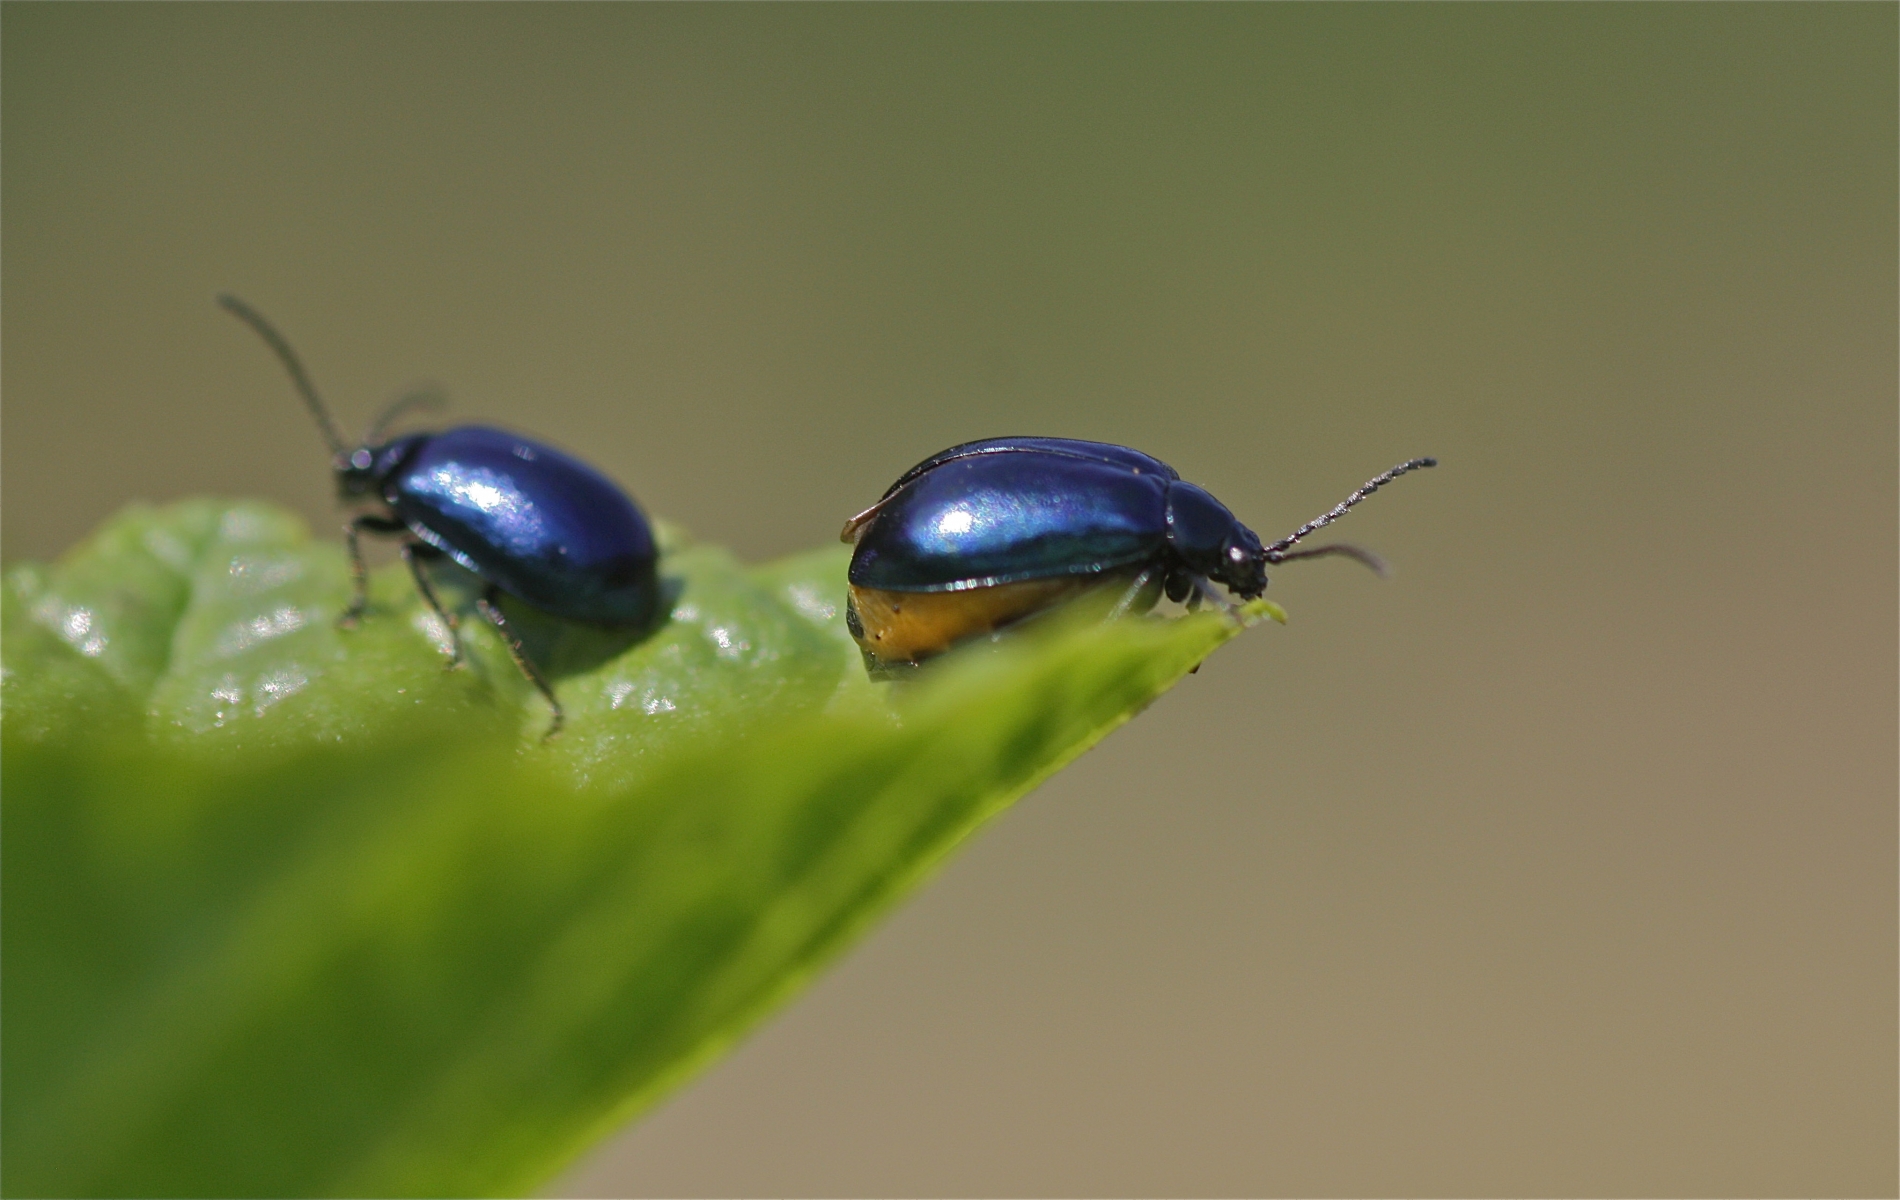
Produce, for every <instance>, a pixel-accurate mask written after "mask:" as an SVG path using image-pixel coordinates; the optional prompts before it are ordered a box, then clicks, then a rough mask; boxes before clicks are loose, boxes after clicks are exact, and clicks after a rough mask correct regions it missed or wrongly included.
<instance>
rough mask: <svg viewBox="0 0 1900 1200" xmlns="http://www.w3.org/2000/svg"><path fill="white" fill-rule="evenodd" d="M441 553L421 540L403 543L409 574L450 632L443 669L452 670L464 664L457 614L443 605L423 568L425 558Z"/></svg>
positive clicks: (417, 588)
mask: <svg viewBox="0 0 1900 1200" xmlns="http://www.w3.org/2000/svg"><path fill="white" fill-rule="evenodd" d="M441 553H442V552H441V551H440V550H437V549H436V548H435V547H433V546H428V545H424V544H423V543H421V542H404V543H403V544H402V560H403V561H404V562H406V563H408V564H409V574H410V576H411V577H413V578H414V579H415V581H416V590H417V591H418V592H421V593H422V598H423V599H424V600H426V601H428V602H429V608H430V609H431V610H433V611H434V613H435V616H436V620H438V621H440V622H442V628H444V629H446V630H448V632H449V661H448V663H447V664H446V665H445V666H444V667H443V669H444V670H448V671H452V670H454V669H455V668H456V667H459V666H461V665H462V639H461V638H459V637H457V636H456V622H455V614H454V613H452V612H450V611H449V610H448V609H446V608H443V607H442V601H441V600H439V599H438V598H437V597H436V594H435V585H434V584H432V583H430V582H429V573H428V572H427V571H425V570H423V568H422V560H423V559H425V558H437V557H440V555H441Z"/></svg>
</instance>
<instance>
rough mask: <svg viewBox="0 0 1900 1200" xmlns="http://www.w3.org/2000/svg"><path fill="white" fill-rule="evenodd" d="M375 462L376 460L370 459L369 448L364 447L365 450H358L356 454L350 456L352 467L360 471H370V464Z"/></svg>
mask: <svg viewBox="0 0 1900 1200" xmlns="http://www.w3.org/2000/svg"><path fill="white" fill-rule="evenodd" d="M374 461H375V460H374V459H373V458H371V457H370V453H369V448H368V447H364V448H363V449H361V450H358V451H357V452H356V453H354V454H352V455H350V465H351V466H352V467H355V468H356V469H357V470H359V471H367V470H369V464H370V463H372V462H374Z"/></svg>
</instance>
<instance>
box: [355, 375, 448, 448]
mask: <svg viewBox="0 0 1900 1200" xmlns="http://www.w3.org/2000/svg"><path fill="white" fill-rule="evenodd" d="M448 402H449V398H448V397H447V396H445V395H443V394H442V389H441V388H439V387H436V386H435V385H434V384H432V383H431V384H427V385H425V386H423V387H419V388H417V389H415V390H414V391H412V392H407V393H405V394H403V395H401V396H398V397H396V398H395V399H394V400H392V401H390V402H389V407H388V408H385V409H384V410H383V411H382V413H381V414H380V415H378V416H377V418H376V421H375V423H374V424H372V425H371V426H370V427H369V432H368V433H366V434H364V435H363V441H364V442H366V443H368V444H369V445H371V446H374V445H376V444H377V443H379V442H381V441H382V440H383V431H384V430H385V429H388V428H389V426H390V423H391V422H393V421H394V420H395V419H396V418H397V417H400V416H401V415H402V414H404V413H406V412H408V411H409V410H410V409H414V408H426V409H429V410H430V411H434V410H435V409H438V408H441V407H442V406H443V405H445V404H447V403H448Z"/></svg>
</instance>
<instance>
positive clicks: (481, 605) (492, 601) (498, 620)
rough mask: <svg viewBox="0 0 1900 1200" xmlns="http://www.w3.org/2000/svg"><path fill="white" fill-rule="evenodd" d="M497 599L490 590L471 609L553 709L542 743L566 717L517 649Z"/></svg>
mask: <svg viewBox="0 0 1900 1200" xmlns="http://www.w3.org/2000/svg"><path fill="white" fill-rule="evenodd" d="M500 600H501V589H500V588H496V587H490V588H489V589H488V591H486V592H484V593H483V594H482V598H481V599H479V600H477V601H476V602H475V607H476V608H478V609H480V610H481V613H482V616H483V617H484V618H486V619H487V621H488V623H489V624H490V625H493V626H494V627H495V632H496V633H499V634H500V635H501V640H502V644H503V645H505V646H507V647H508V656H509V657H510V658H512V659H514V660H515V666H517V667H519V668H520V669H521V673H522V674H523V675H524V676H526V677H527V680H528V682H529V683H532V684H533V685H534V686H535V687H536V688H537V689H539V691H540V692H541V694H542V695H543V696H546V697H547V700H548V707H550V708H552V709H553V710H554V719H553V720H552V721H551V722H549V723H548V731H547V732H546V733H544V734H542V735H541V740H542V741H544V742H545V741H547V740H548V739H549V738H551V737H553V736H554V735H555V734H557V733H559V732H561V726H562V725H565V724H566V723H567V714H566V713H565V712H563V711H562V710H561V702H560V701H559V700H556V699H555V698H554V689H553V688H552V687H550V686H548V680H547V676H545V675H543V674H541V668H539V667H537V666H535V665H534V662H533V661H532V660H531V659H529V657H528V655H527V652H526V651H525V650H523V649H522V648H521V639H520V638H519V637H517V636H516V635H515V631H514V628H513V627H512V626H510V625H509V624H508V618H507V617H505V616H503V615H502V611H501V604H500Z"/></svg>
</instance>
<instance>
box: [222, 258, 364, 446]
mask: <svg viewBox="0 0 1900 1200" xmlns="http://www.w3.org/2000/svg"><path fill="white" fill-rule="evenodd" d="M218 303H219V304H222V305H223V306H224V307H225V309H226V310H228V311H229V312H230V313H231V315H233V316H235V317H236V318H237V319H238V320H240V321H242V322H244V323H245V324H246V325H249V326H250V327H251V328H252V329H255V330H256V331H257V336H258V337H261V338H263V339H264V344H265V345H266V346H269V347H270V348H271V351H272V352H273V353H275V354H276V355H277V361H279V362H281V363H283V364H284V370H286V371H288V372H290V382H292V383H294V384H296V385H297V394H298V395H300V396H302V397H303V403H304V407H305V408H307V409H309V410H310V415H311V416H312V417H314V418H316V422H317V428H318V430H320V431H321V432H322V434H323V440H324V441H326V442H329V443H330V452H331V453H332V454H334V455H336V456H337V457H338V458H341V457H343V455H345V454H347V453H348V452H349V447H348V446H346V445H344V444H343V438H342V435H340V434H338V433H337V431H336V423H335V422H334V421H332V420H330V410H329V409H327V408H325V407H324V406H323V401H322V399H321V398H319V397H318V395H317V389H316V388H314V387H312V386H311V384H310V376H309V375H308V374H306V373H305V371H304V369H303V363H301V362H299V361H298V359H297V352H296V351H295V350H292V349H291V348H290V343H289V342H287V341H285V340H284V335H283V334H281V333H278V332H277V330H276V328H275V327H274V326H273V325H272V324H271V323H270V322H269V321H266V320H265V319H264V314H263V313H260V312H258V311H257V310H256V309H254V308H252V307H251V306H250V305H248V304H246V303H244V301H242V300H240V299H238V298H237V297H236V296H233V295H232V294H231V293H229V292H224V293H221V294H220V295H219V296H218Z"/></svg>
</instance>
